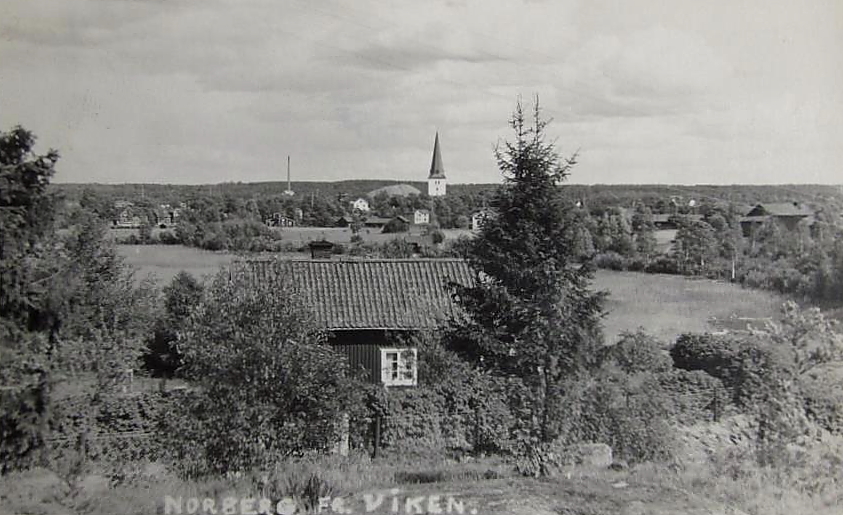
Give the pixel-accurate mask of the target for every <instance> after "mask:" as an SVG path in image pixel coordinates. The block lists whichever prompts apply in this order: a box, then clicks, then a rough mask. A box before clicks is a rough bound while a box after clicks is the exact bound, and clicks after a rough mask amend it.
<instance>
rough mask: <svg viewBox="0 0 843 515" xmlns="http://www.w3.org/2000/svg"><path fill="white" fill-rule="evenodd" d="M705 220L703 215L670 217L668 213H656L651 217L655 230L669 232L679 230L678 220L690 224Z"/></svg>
mask: <svg viewBox="0 0 843 515" xmlns="http://www.w3.org/2000/svg"><path fill="white" fill-rule="evenodd" d="M703 218H705V217H704V216H703V215H697V214H687V215H672V214H668V213H658V214H654V215H653V216H652V220H653V226H655V228H656V229H657V230H670V229H678V228H679V220H682V219H684V220H688V221H691V222H699V221H700V220H702V219H703Z"/></svg>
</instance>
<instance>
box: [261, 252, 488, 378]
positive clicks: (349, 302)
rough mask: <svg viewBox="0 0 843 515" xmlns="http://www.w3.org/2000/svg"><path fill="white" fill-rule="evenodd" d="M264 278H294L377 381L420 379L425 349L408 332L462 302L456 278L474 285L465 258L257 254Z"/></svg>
mask: <svg viewBox="0 0 843 515" xmlns="http://www.w3.org/2000/svg"><path fill="white" fill-rule="evenodd" d="M245 264H246V265H247V266H249V267H250V270H251V271H252V272H253V273H254V274H255V279H256V280H261V279H262V278H266V277H267V274H282V275H283V276H284V277H288V278H289V279H290V287H291V288H294V289H295V290H297V291H298V292H299V293H300V294H301V295H302V297H303V298H304V300H305V304H306V305H307V307H308V308H309V309H311V310H312V311H313V314H314V316H315V318H316V321H317V323H318V324H319V325H320V326H321V327H322V328H323V329H324V330H325V331H327V332H328V334H329V335H330V341H331V344H332V345H334V346H335V348H337V349H338V350H339V351H340V352H342V353H343V354H344V355H345V356H346V357H347V358H348V360H349V362H350V364H351V366H352V367H354V368H358V369H360V368H362V369H363V370H365V372H366V373H367V374H368V377H369V380H370V381H371V382H373V383H381V384H384V385H386V386H414V385H415V384H416V381H417V369H416V356H417V350H416V349H415V348H412V347H407V346H406V345H407V344H406V341H407V340H406V338H405V337H406V336H408V335H411V334H413V333H414V332H418V331H423V330H430V329H435V328H437V327H440V326H441V325H442V324H443V323H445V322H446V321H447V320H448V318H449V317H451V316H453V315H455V314H456V313H457V311H458V306H457V305H456V303H455V302H454V300H453V298H452V297H451V294H450V290H449V284H451V283H457V284H461V285H466V286H467V285H470V284H471V283H472V281H473V279H472V274H471V272H470V270H469V267H468V264H467V263H466V262H465V261H463V260H459V259H379V260H330V259H311V260H287V261H282V260H249V261H246V262H245Z"/></svg>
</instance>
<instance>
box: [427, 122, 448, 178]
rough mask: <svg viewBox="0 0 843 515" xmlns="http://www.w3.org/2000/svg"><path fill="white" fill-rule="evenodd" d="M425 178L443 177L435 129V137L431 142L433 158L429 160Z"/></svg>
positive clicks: (443, 169) (443, 171)
mask: <svg viewBox="0 0 843 515" xmlns="http://www.w3.org/2000/svg"><path fill="white" fill-rule="evenodd" d="M427 178H428V179H444V178H445V167H444V166H442V154H441V153H440V152H439V131H436V139H435V140H434V142H433V159H432V160H431V161H430V175H428V177H427Z"/></svg>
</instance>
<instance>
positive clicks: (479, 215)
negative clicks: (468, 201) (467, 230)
mask: <svg viewBox="0 0 843 515" xmlns="http://www.w3.org/2000/svg"><path fill="white" fill-rule="evenodd" d="M495 216H496V215H495V212H494V211H493V210H491V209H488V208H487V209H481V210H480V211H477V212H475V213H474V214H472V215H471V230H472V231H475V232H477V231H479V230H480V229H481V228H482V227H483V222H485V221H486V220H488V219H489V218H494V217H495Z"/></svg>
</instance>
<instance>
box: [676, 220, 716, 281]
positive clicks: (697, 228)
mask: <svg viewBox="0 0 843 515" xmlns="http://www.w3.org/2000/svg"><path fill="white" fill-rule="evenodd" d="M678 220H679V229H678V231H677V232H676V243H675V246H674V252H675V254H676V256H677V259H678V260H679V263H680V265H681V267H682V270H683V272H684V273H686V274H689V275H701V274H704V273H705V271H706V270H707V267H709V266H710V265H711V259H712V258H713V257H714V254H713V251H714V249H716V245H715V241H716V240H715V237H714V229H713V228H712V227H711V225H709V224H708V223H707V222H705V221H703V220H693V219H689V218H685V217H680V218H679V219H678Z"/></svg>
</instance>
